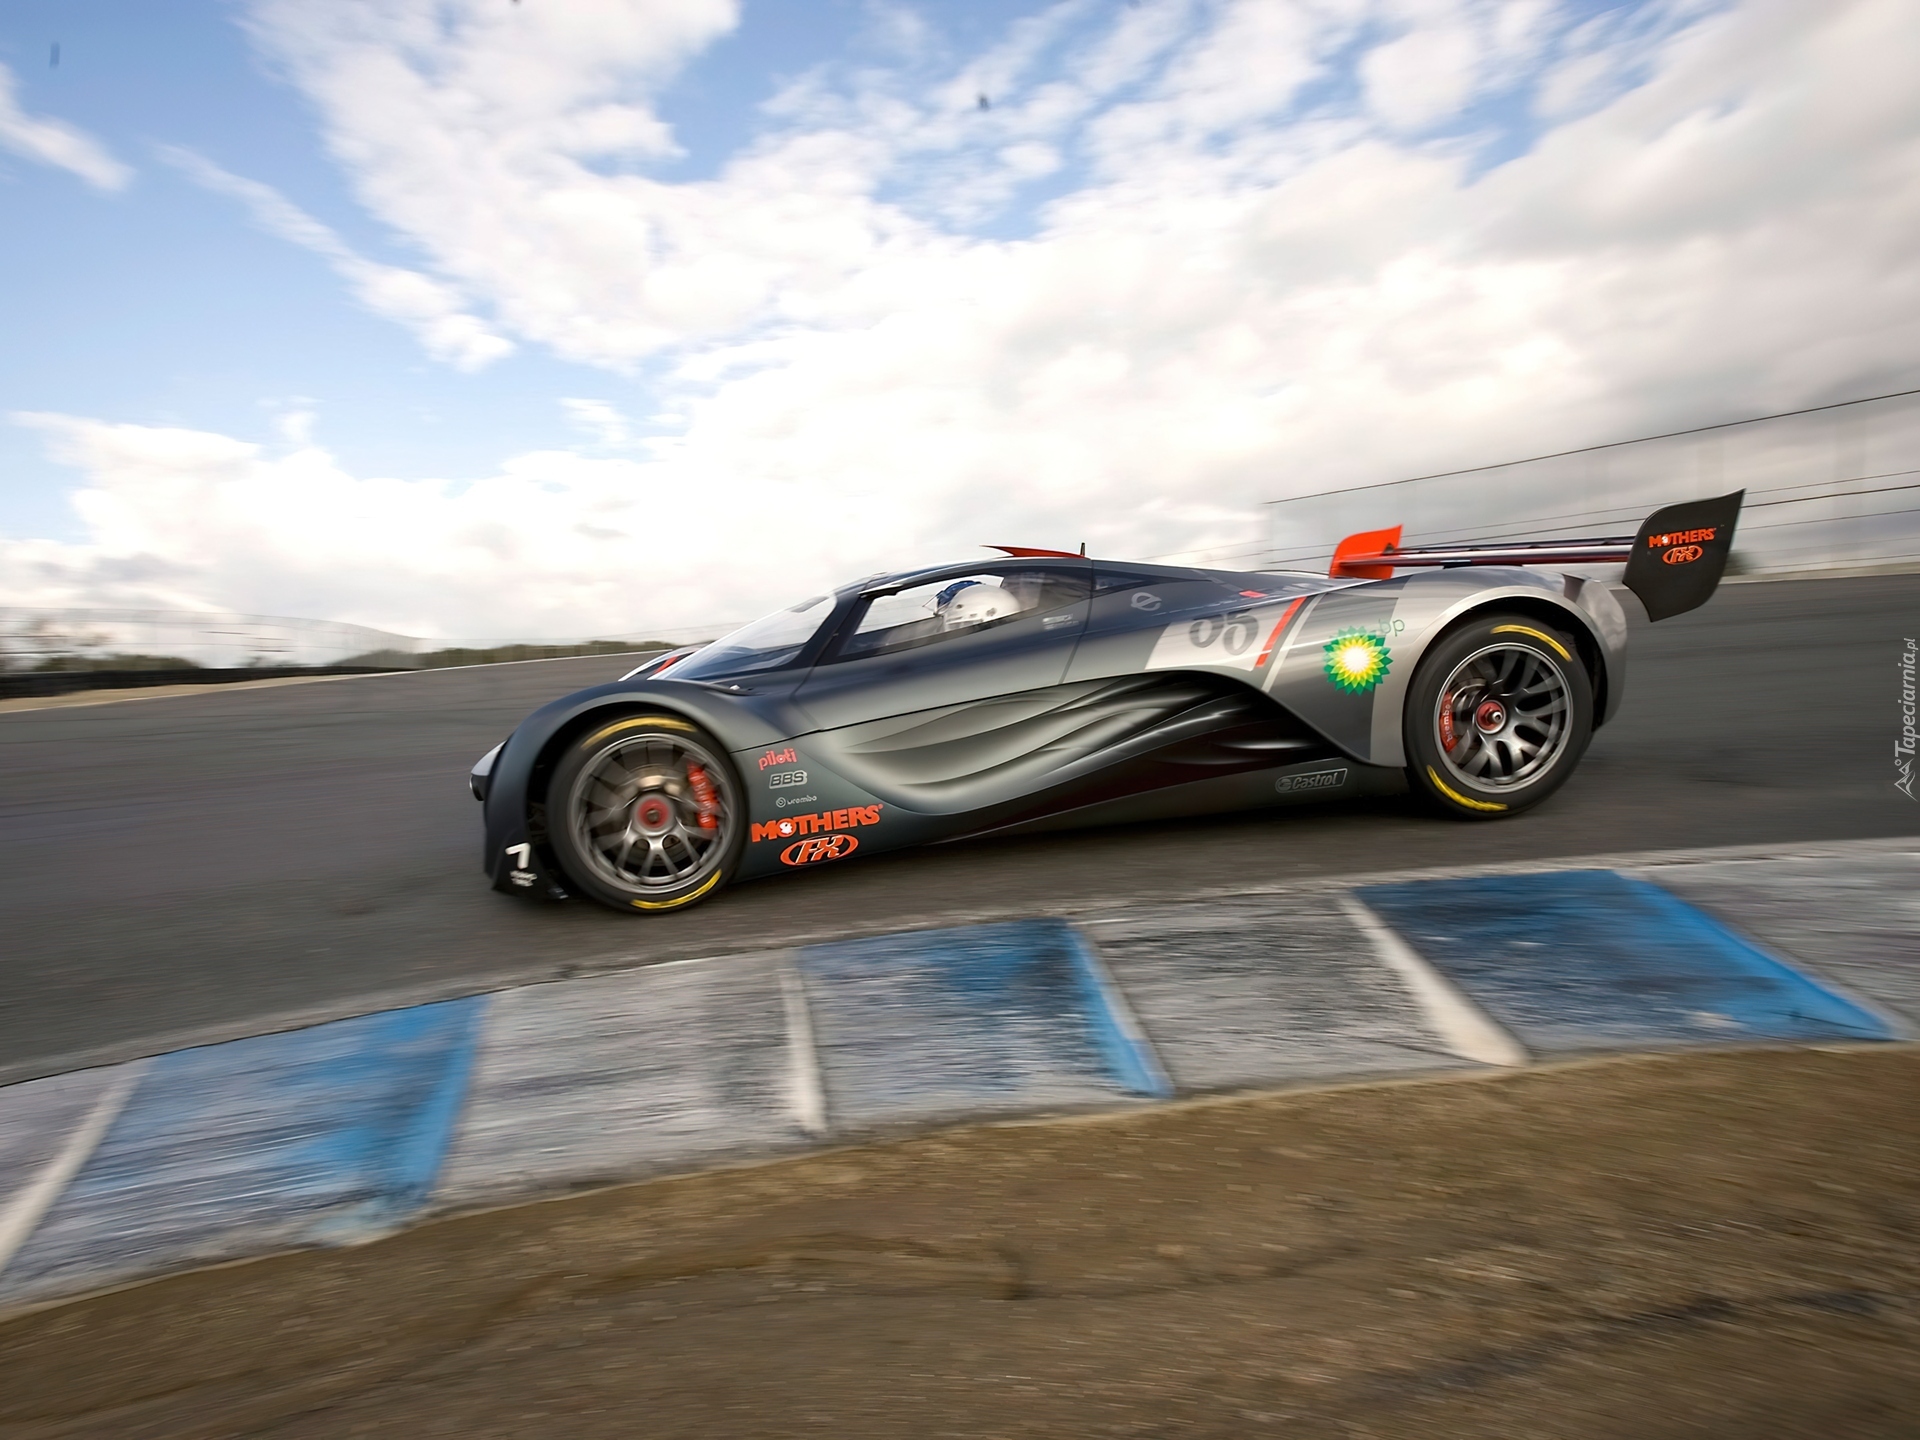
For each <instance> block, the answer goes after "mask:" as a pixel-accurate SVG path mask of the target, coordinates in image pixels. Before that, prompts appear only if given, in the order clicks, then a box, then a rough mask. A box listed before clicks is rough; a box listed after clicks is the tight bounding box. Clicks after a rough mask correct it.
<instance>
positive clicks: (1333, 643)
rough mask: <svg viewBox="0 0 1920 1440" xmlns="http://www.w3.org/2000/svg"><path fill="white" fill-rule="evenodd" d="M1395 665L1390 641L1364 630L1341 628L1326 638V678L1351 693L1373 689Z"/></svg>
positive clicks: (1355, 693)
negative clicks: (1390, 652) (1327, 639)
mask: <svg viewBox="0 0 1920 1440" xmlns="http://www.w3.org/2000/svg"><path fill="white" fill-rule="evenodd" d="M1392 665H1393V658H1392V656H1390V655H1388V654H1387V642H1386V641H1384V640H1382V639H1381V638H1380V637H1379V636H1378V635H1369V634H1367V633H1366V631H1364V630H1342V631H1341V632H1340V633H1339V634H1338V635H1336V636H1334V637H1333V638H1332V639H1331V640H1329V641H1328V642H1327V678H1328V679H1329V680H1331V681H1332V682H1333V683H1334V684H1336V685H1338V686H1339V687H1340V688H1341V689H1342V690H1345V691H1346V692H1347V693H1348V694H1349V695H1358V694H1360V693H1362V692H1363V691H1367V690H1371V689H1373V687H1374V686H1376V685H1378V684H1379V683H1380V682H1381V681H1382V680H1384V679H1386V678H1387V671H1388V670H1389V669H1390V668H1391V667H1392Z"/></svg>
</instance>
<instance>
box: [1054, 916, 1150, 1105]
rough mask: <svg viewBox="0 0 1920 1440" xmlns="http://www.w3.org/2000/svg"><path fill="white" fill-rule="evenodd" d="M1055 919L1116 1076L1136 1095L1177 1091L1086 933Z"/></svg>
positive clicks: (1091, 1022) (1089, 1020)
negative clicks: (1062, 933) (1065, 941)
mask: <svg viewBox="0 0 1920 1440" xmlns="http://www.w3.org/2000/svg"><path fill="white" fill-rule="evenodd" d="M1053 923H1056V924H1059V925H1060V926H1061V928H1062V929H1063V930H1064V931H1065V932H1066V940H1067V956H1068V958H1069V959H1070V960H1071V961H1072V962H1073V968H1074V972H1075V973H1076V974H1077V975H1078V976H1079V978H1080V988H1081V994H1082V996H1083V997H1084V1000H1085V1004H1086V1009H1087V1023H1088V1025H1089V1026H1090V1027H1091V1028H1092V1030H1093V1041H1094V1044H1096V1045H1098V1046H1099V1047H1100V1051H1101V1053H1102V1054H1103V1055H1105V1056H1106V1057H1107V1064H1108V1065H1109V1066H1111V1067H1112V1069H1113V1073H1114V1076H1115V1078H1117V1079H1118V1080H1119V1081H1120V1083H1121V1084H1122V1085H1123V1086H1125V1087H1126V1088H1127V1089H1128V1090H1131V1091H1132V1092H1133V1093H1134V1094H1135V1095H1150V1096H1152V1097H1153V1098H1155V1099H1156V1100H1165V1099H1167V1098H1169V1097H1170V1096H1171V1095H1172V1094H1173V1082H1172V1081H1171V1080H1169V1079H1168V1078H1167V1072H1166V1071H1165V1070H1164V1069H1162V1068H1161V1065H1160V1061H1159V1059H1158V1057H1156V1056H1155V1055H1154V1053H1153V1047H1152V1045H1151V1044H1150V1043H1149V1042H1148V1040H1147V1037H1146V1035H1145V1034H1144V1033H1143V1032H1142V1031H1141V1029H1140V1025H1139V1022H1138V1021H1137V1020H1135V1019H1134V1017H1133V1014H1132V1012H1131V1011H1130V1010H1128V1009H1127V1006H1126V1001H1125V1000H1123V999H1122V998H1121V997H1120V992H1119V990H1118V988H1117V987H1116V985H1115V984H1114V980H1113V977H1112V976H1111V975H1109V974H1108V973H1107V967H1106V966H1105V965H1103V964H1101V963H1100V957H1099V956H1098V955H1096V954H1095V953H1094V950H1093V946H1092V945H1091V944H1090V943H1089V942H1088V940H1087V937H1086V936H1084V935H1082V934H1081V933H1080V932H1079V931H1078V930H1076V929H1075V928H1074V927H1073V926H1071V925H1067V924H1065V923H1064V922H1059V921H1056V922H1053Z"/></svg>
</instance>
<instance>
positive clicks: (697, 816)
mask: <svg viewBox="0 0 1920 1440" xmlns="http://www.w3.org/2000/svg"><path fill="white" fill-rule="evenodd" d="M746 835H747V812H746V794H745V791H744V790H743V788H742V787H741V784H740V779H739V776H738V775H736V774H735V773H734V769H733V765H732V763H731V762H730V761H729V760H728V759H727V752H726V749H725V747H724V746H722V745H721V744H720V743H719V742H718V741H716V740H715V739H714V738H713V737H712V736H711V735H709V734H707V732H706V731H704V730H702V729H701V728H700V727H699V726H697V725H694V724H692V723H691V722H689V721H686V720H682V719H680V718H679V717H678V716H673V715H626V716H621V717H619V718H617V719H612V720H608V721H607V722H605V723H604V724H596V725H593V726H590V727H589V728H588V729H587V730H586V731H585V732H584V733H583V734H582V735H581V736H580V738H579V739H577V740H575V741H574V742H573V744H571V745H570V746H568V747H567V749H566V751H565V753H564V754H562V755H561V757H560V759H559V761H558V762H557V763H556V764H555V766H554V769H553V778H552V780H551V781H550V782H549V783H548V786H547V839H548V843H549V845H550V846H551V847H552V850H553V854H554V858H555V859H556V860H558V861H559V863H560V868H561V870H562V871H564V872H565V874H566V877H567V879H568V880H569V881H570V882H571V883H572V885H573V886H574V888H575V889H576V890H578V891H579V892H580V893H581V894H584V895H588V896H591V897H592V898H593V899H595V900H598V901H599V902H600V903H601V904H603V905H609V906H611V907H612V908H614V909H615V910H621V911H625V912H626V913H627V914H630V915H657V914H661V913H664V912H666V911H669V910H683V909H685V908H686V907H687V906H689V905H694V904H697V903H699V902H700V901H702V900H704V899H706V898H707V897H708V896H710V895H712V894H713V893H714V892H716V891H718V890H719V889H720V888H721V887H722V886H724V885H725V884H726V883H727V882H728V881H729V880H731V879H732V878H733V876H734V874H735V872H736V871H737V870H738V868H739V864H740V852H741V849H742V846H743V845H744V843H745V841H746Z"/></svg>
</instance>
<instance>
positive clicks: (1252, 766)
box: [472, 495, 1740, 913]
mask: <svg viewBox="0 0 1920 1440" xmlns="http://www.w3.org/2000/svg"><path fill="white" fill-rule="evenodd" d="M1739 501H1740V496H1738V495H1733V496H1727V497H1723V498H1721V499H1719V500H1712V501H1699V502H1694V503H1692V504H1691V505H1681V506H1670V507H1668V508H1667V509H1665V510H1662V511H1660V512H1657V513H1656V514H1655V515H1654V516H1651V517H1649V519H1648V521H1647V523H1646V524H1645V525H1643V526H1642V527H1641V531H1640V533H1639V534H1638V535H1637V536H1634V537H1628V538H1625V539H1619V540H1600V541H1577V542H1555V543H1553V544H1551V545H1533V546H1519V547H1514V546H1507V547H1499V546H1480V547H1455V548H1452V549H1449V550H1432V549H1401V548H1399V547H1398V543H1397V542H1398V532H1394V531H1377V532H1369V533H1367V534H1363V535H1359V536H1354V537H1350V538H1349V540H1348V541H1346V542H1343V543H1342V545H1341V547H1340V549H1339V551H1337V552H1336V555H1335V560H1334V564H1333V566H1332V570H1333V573H1332V574H1330V575H1325V576H1317V575H1304V574H1274V573H1267V572H1232V571H1221V570H1203V569H1191V568H1176V567H1169V566H1156V565H1146V564H1135V563H1131V562H1117V561H1115V562H1109V561H1105V560H1098V559H1087V558H1084V557H1082V556H1077V555H1070V554H1064V553H1058V552H1046V551H1031V550H1017V549H1009V550H1008V553H1007V554H1006V555H1005V557H1004V558H1001V559H997V560H993V561H987V562H965V563H961V564H955V565H948V566H941V567H936V568H930V569H923V570H918V571H913V572H907V573H902V574H896V575H886V576H877V577H872V578H869V579H867V580H864V581H860V582H857V583H855V584H851V585H848V586H845V587H843V588H841V589H839V590H836V591H833V592H831V593H830V594H826V595H820V596H816V597H814V598H812V599H809V600H806V601H803V602H801V603H800V604H798V605H795V606H792V607H790V608H788V609H786V610H782V611H779V612H776V613H775V614H773V615H771V616H768V617H766V618H765V619H762V620H760V621H756V622H755V623H754V624H752V625H749V626H746V627H745V628H743V629H742V630H740V631H737V632H735V633H734V634H733V635H730V636H727V637H725V638H723V639H721V640H718V641H715V642H714V643H713V644H711V645H708V646H705V647H703V648H700V649H698V650H694V651H691V652H675V653H673V654H669V655H664V656H660V657H656V658H655V659H653V660H651V661H649V662H648V663H647V664H645V665H642V666H641V667H640V668H639V669H637V670H635V671H633V672H632V673H630V674H629V675H627V676H626V677H624V678H623V679H621V680H619V681H616V682H614V683H612V684H608V685H601V686H596V687H594V688H592V689H589V690H583V691H580V692H578V693H576V694H573V695H569V696H566V697H564V698H562V699H559V700H556V701H554V702H553V703H552V704H550V705H547V706H545V707H543V708H542V709H540V710H538V711H536V712H535V713H534V714H532V715H530V716H529V717H528V718H527V719H526V720H525V721H524V722H523V723H522V724H521V725H520V726H519V728H518V729H516V730H515V731H514V733H513V734H512V736H510V737H509V738H508V739H507V740H506V741H505V742H503V744H502V745H501V746H499V747H496V749H495V750H494V751H493V752H490V753H489V754H488V755H487V756H486V757H484V758H483V759H482V761H481V762H480V764H479V765H477V766H476V767H475V769H474V774H473V777H472V783H473V788H474V792H475V794H476V795H477V796H479V797H480V798H481V799H482V800H483V802H484V804H485V813H486V829H487V840H486V866H487V870H488V872H489V874H490V875H491V876H492V877H493V880H494V883H495V885H496V887H497V888H500V889H503V890H509V891H517V892H520V893H525V894H533V895H542V896H555V897H557V896H562V895H569V894H582V893H583V894H586V895H589V896H591V897H593V898H595V899H598V900H601V901H603V902H605V903H607V904H610V905H615V906H618V907H619V908H622V909H626V910H630V911H636V912H641V913H645V912H649V911H660V910H668V909H677V908H679V907H681V906H683V905H686V904H689V903H692V902H694V901H697V900H699V899H701V898H703V897H705V896H707V895H709V894H711V893H713V892H714V891H716V890H718V889H719V888H721V887H722V886H724V885H725V884H728V883H731V882H733V881H736V880H747V879H753V878H755V877H759V876H765V875H770V874H776V873H781V872H785V871H791V870H795V869H802V868H807V867H810V866H817V865H821V864H828V863H834V862H838V861H843V860H846V859H849V858H852V857H854V856H856V855H860V856H866V855H872V854H875V853H878V852H880V851H884V850H892V849H898V848H900V847H903V846H909V845H921V844H926V843H929V842H933V841H942V840H951V839H958V838H962V837H967V836H977V835H982V834H988V833H1006V832H1024V831H1030V830H1035V829H1042V828H1055V827H1063V826H1075V825H1086V824H1098V823H1108V822H1118V821H1129V820H1145V819H1153V818H1160V817H1167V816H1173V815H1186V814H1196V813H1204V812H1211V811H1225V810H1236V809H1248V808H1254V807H1263V806H1274V805H1287V804H1295V803H1302V802H1317V801H1325V800H1330V799H1338V798H1344V797H1349V796H1357V795H1366V794H1380V793H1389V792H1393V791H1400V790H1405V789H1406V788H1407V787H1408V786H1409V785H1411V786H1412V787H1413V788H1414V789H1415V790H1417V791H1419V792H1420V793H1422V794H1423V795H1425V796H1426V797H1427V798H1428V799H1430V800H1431V801H1433V802H1434V803H1435V804H1436V805H1437V806H1438V807H1439V808H1440V809H1442V810H1445V811H1449V812H1450V813H1453V814H1456V815H1460V816H1462V817H1465V818H1494V817H1497V816H1500V815H1506V814H1512V813H1515V812H1517V811H1519V810H1522V809H1525V808H1528V807H1530V806H1531V805H1533V804H1537V803H1538V802H1539V801H1540V800H1542V799H1544V798H1545V797H1546V796H1547V795H1548V794H1550V793H1551V792H1552V791H1553V789H1555V788H1557V787H1558V785H1559V784H1560V783H1561V782H1562V781H1564V779H1565V778H1566V775H1567V774H1568V773H1569V772H1570V771H1571V769H1572V768H1573V766H1574V765H1575V764H1577V762H1578V760H1579V757H1580V753H1581V752H1582V751H1583V750H1584V749H1585V746H1586V743H1587V739H1588V737H1589V735H1590V734H1591V732H1592V731H1593V730H1594V729H1595V728H1597V727H1598V726H1600V725H1602V724H1604V723H1605V722H1606V721H1607V720H1608V719H1609V718H1611V717H1612V715H1613V714H1614V713H1615V712H1616V711H1617V709H1618V707H1619V705H1620V703H1621V699H1622V695H1623V692H1624V685H1625V660H1626V653H1625V652H1626V639H1627V622H1626V617H1625V615H1624V613H1623V612H1622V610H1621V607H1620V604H1619V603H1618V602H1617V601H1616V600H1615V599H1614V596H1613V593H1612V590H1611V588H1610V587H1609V586H1607V585H1606V584H1603V583H1600V582H1597V581H1593V580H1588V579H1583V578H1581V577H1579V576H1576V575H1568V574H1561V573H1552V572H1541V571H1538V570H1534V569H1529V568H1526V567H1527V566H1528V565H1534V564H1542V563H1546V564H1552V563H1558V564H1572V563H1593V562H1604V561H1620V560H1625V561H1626V562H1627V565H1628V569H1627V576H1626V579H1627V583H1628V585H1629V586H1630V587H1631V588H1632V589H1633V590H1634V591H1635V593H1636V594H1638V595H1640V596H1641V599H1642V603H1643V604H1644V605H1645V606H1646V608H1647V610H1648V612H1649V614H1651V615H1654V616H1655V617H1656V618H1659V617H1660V616H1661V615H1664V614H1672V613H1679V611H1680V610H1684V609H1690V608H1692V607H1693V606H1694V605H1697V604H1699V603H1701V602H1703V601H1704V600H1705V599H1706V598H1707V596H1708V595H1710V594H1711V593H1712V590H1713V588H1714V585H1715V584H1716V583H1717V581H1718V579H1719V575H1720V572H1721V570H1722V569H1723V568H1724V565H1725V561H1726V555H1727V551H1728V549H1729V547H1730V545H1731V541H1732V531H1733V523H1734V518H1735V517H1736V516H1737V513H1738V508H1739ZM1654 542H1662V543H1659V544H1656V543H1654ZM999 548H1006V547H999ZM1643 552H1644V556H1643ZM1669 555H1680V556H1682V557H1684V558H1681V559H1677V560H1676V559H1669V558H1666V557H1668V556H1669ZM1403 571H1404V573H1403Z"/></svg>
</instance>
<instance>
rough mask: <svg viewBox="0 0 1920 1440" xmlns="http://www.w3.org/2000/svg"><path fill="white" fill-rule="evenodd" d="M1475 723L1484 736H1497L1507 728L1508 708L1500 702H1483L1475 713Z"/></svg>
mask: <svg viewBox="0 0 1920 1440" xmlns="http://www.w3.org/2000/svg"><path fill="white" fill-rule="evenodd" d="M1473 723H1474V725H1475V727H1476V728H1477V729H1478V730H1479V731H1480V733H1481V734H1482V735H1497V734H1498V733H1499V732H1500V731H1501V730H1502V729H1504V728H1505V727H1506V723H1507V707H1506V706H1504V705H1502V704H1501V703H1500V702H1499V701H1498V700H1483V701H1481V702H1480V707H1479V709H1477V710H1475V711H1474V712H1473Z"/></svg>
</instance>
